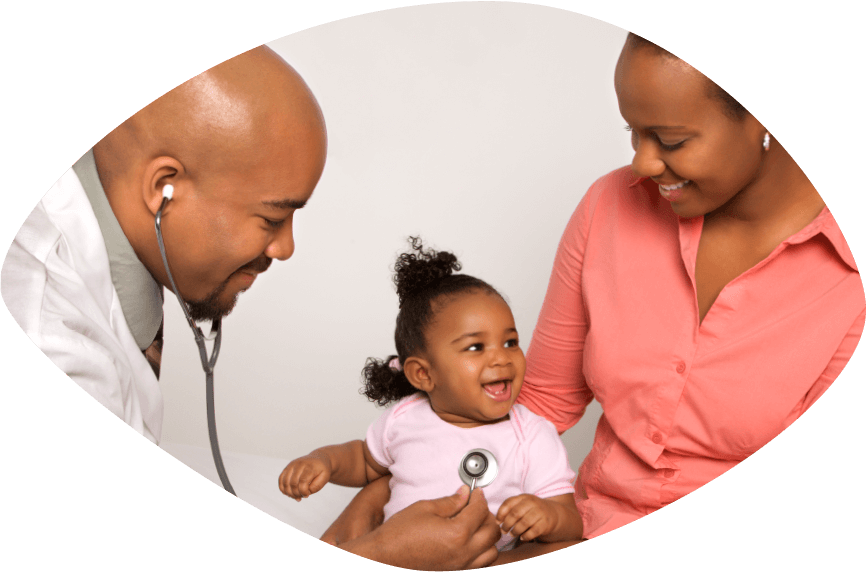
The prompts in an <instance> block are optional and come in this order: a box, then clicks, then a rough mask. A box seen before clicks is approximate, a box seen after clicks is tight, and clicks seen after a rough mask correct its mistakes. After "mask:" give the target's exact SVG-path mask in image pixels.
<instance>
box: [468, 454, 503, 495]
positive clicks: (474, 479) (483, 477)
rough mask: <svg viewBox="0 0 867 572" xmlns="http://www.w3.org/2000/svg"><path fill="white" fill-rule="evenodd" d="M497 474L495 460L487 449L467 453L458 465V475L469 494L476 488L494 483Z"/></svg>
mask: <svg viewBox="0 0 867 572" xmlns="http://www.w3.org/2000/svg"><path fill="white" fill-rule="evenodd" d="M498 472H499V469H498V467H497V458H496V457H494V454H493V453H491V452H490V451H488V450H487V449H471V450H470V451H467V453H466V454H465V455H464V457H463V459H461V462H460V464H459V465H458V475H459V476H460V477H461V481H463V483H464V484H466V485H469V487H470V492H473V489H475V488H476V487H486V486H488V485H489V484H491V483H492V482H494V479H496V478H497V473H498Z"/></svg>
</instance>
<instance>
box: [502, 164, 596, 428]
mask: <svg viewBox="0 0 867 572" xmlns="http://www.w3.org/2000/svg"><path fill="white" fill-rule="evenodd" d="M601 181H602V180H600V181H597V182H596V183H595V184H594V185H593V186H592V187H591V188H590V190H589V191H588V192H587V194H586V195H585V196H584V198H583V199H582V200H581V202H580V204H579V205H578V208H577V209H576V210H575V212H574V213H573V214H572V218H571V219H570V220H569V224H568V225H567V226H566V230H565V231H564V232H563V237H562V238H561V239H560V244H559V246H558V248H557V255H556V257H555V259H554V269H553V270H552V272H551V278H550V280H549V282H548V291H547V293H546V294H545V301H544V303H543V305H542V311H541V312H540V313H539V320H538V322H536V329H535V330H534V331H533V339H532V341H531V342H530V347H529V349H528V350H527V372H526V374H525V376H524V385H523V388H522V389H521V394H520V395H519V396H518V403H521V404H523V405H525V406H526V407H527V408H528V409H530V410H531V411H533V412H534V413H536V414H538V415H541V416H543V417H544V418H546V419H548V420H549V421H551V422H552V423H553V424H554V426H555V427H556V428H557V431H559V432H560V433H562V432H564V431H566V430H567V429H569V428H570V427H572V426H573V425H575V423H577V422H578V421H579V420H580V419H581V417H582V416H583V415H584V410H585V409H586V408H587V405H588V404H589V403H590V402H591V401H592V400H593V393H592V392H591V390H590V388H589V387H588V386H587V384H586V383H585V380H584V375H583V358H584V339H585V336H586V335H587V328H588V325H589V324H588V320H587V316H586V314H585V309H584V300H583V298H582V291H581V272H582V264H583V258H584V247H585V243H586V241H587V236H588V234H589V230H590V222H591V218H592V214H593V210H594V208H595V205H596V201H597V198H598V195H599V190H600V189H601V184H600V183H601Z"/></svg>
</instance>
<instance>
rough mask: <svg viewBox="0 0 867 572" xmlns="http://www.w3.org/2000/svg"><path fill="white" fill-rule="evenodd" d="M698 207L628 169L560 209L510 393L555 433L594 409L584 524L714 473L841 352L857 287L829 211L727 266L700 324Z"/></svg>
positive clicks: (772, 430)
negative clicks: (689, 214)
mask: <svg viewBox="0 0 867 572" xmlns="http://www.w3.org/2000/svg"><path fill="white" fill-rule="evenodd" d="M703 222H704V219H703V217H697V218H693V219H684V218H680V217H678V216H677V215H675V214H674V212H673V211H672V209H671V205H670V204H669V203H668V202H667V201H665V200H664V199H662V198H661V197H660V195H659V190H658V187H657V185H655V184H653V183H652V181H650V180H647V179H641V180H636V178H635V177H634V175H633V174H632V173H631V170H630V169H629V168H628V167H625V168H622V169H619V170H616V171H614V172H612V173H610V174H608V175H606V176H605V177H602V178H601V179H599V180H598V181H597V182H596V183H595V184H594V185H593V186H592V187H591V188H590V190H589V191H588V192H587V194H586V196H585V197H584V198H583V199H582V201H581V203H580V204H579V205H578V208H577V210H576V211H575V213H574V214H573V216H572V218H571V220H570V221H569V224H568V226H567V228H566V231H565V233H564V235H563V238H562V240H561V242H560V246H559V248H558V250H557V257H556V260H555V262H554V269H553V272H552V275H551V281H550V284H549V286H548V292H547V295H546V297H545V303H544V306H543V308H542V311H541V314H540V316H539V321H538V323H537V325H536V330H535V332H534V334H533V340H532V343H531V344H530V348H529V350H528V352H527V363H528V366H527V374H526V378H525V381H524V387H523V390H522V391H521V395H520V396H519V398H518V401H519V402H520V403H523V404H524V405H526V406H527V407H528V408H529V409H530V410H532V411H535V412H536V413H538V414H540V415H543V416H545V417H546V418H547V419H549V420H551V421H552V422H553V423H554V425H555V426H556V427H557V430H558V431H560V432H563V431H565V430H566V429H568V428H569V427H571V426H572V425H574V424H575V423H576V422H577V421H578V420H579V419H580V418H581V416H582V414H583V413H584V410H585V408H586V406H587V404H588V403H590V401H591V400H592V399H593V398H596V400H598V401H599V403H600V404H601V406H602V410H603V416H602V418H601V419H600V421H599V426H598V428H597V430H596V437H595V440H594V443H593V448H592V450H591V452H590V454H589V455H588V456H587V458H586V459H585V460H584V463H583V464H582V465H581V469H580V471H579V479H580V483H581V484H583V487H584V489H585V491H586V494H587V499H584V498H583V495H581V493H580V492H579V491H580V487H578V486H577V485H576V501H577V504H578V508H579V510H580V512H581V514H582V516H583V519H584V534H585V537H587V538H592V537H594V536H598V535H599V534H602V533H604V532H608V531H609V530H612V529H615V528H617V527H619V526H622V525H624V524H627V523H629V522H631V521H633V520H635V519H637V518H639V517H641V516H643V515H645V514H648V513H650V512H652V511H654V510H656V509H658V508H660V507H662V506H664V505H666V504H668V503H670V502H672V501H674V500H677V499H678V498H680V497H682V496H683V495H685V494H687V493H689V492H691V491H693V490H695V489H696V488H698V487H700V486H702V485H703V484H705V483H707V482H709V481H710V480H712V479H714V478H715V477H717V476H719V475H720V474H722V473H723V472H725V471H726V470H728V469H730V468H731V467H732V466H734V465H735V464H737V463H738V462H739V461H741V460H743V459H745V458H746V457H748V456H749V455H751V454H752V453H754V452H755V451H756V450H758V449H759V448H760V447H761V446H763V445H764V444H765V443H767V442H768V441H770V440H771V439H772V438H774V437H775V436H776V435H777V434H779V433H780V432H781V431H783V429H785V428H786V427H788V426H789V425H790V424H791V423H792V422H793V421H794V420H795V419H797V418H798V416H800V415H801V414H802V413H803V412H804V411H805V410H806V409H807V408H808V407H809V406H810V405H812V404H813V402H815V401H816V399H817V398H818V397H819V396H820V395H822V393H823V392H824V391H825V389H827V387H828V386H829V385H830V384H831V382H832V381H833V380H834V379H835V378H836V377H837V375H838V374H839V373H840V371H841V370H842V369H843V366H844V365H845V364H846V362H847V361H848V360H849V357H850V356H851V355H852V352H853V351H854V350H855V346H856V344H857V343H858V339H859V338H860V336H861V330H862V329H863V327H864V314H865V310H864V308H865V305H864V289H863V287H862V284H861V279H860V275H859V274H858V270H857V268H856V266H855V261H854V259H853V257H852V253H851V252H850V250H849V248H848V246H847V245H846V241H845V240H844V239H843V235H842V234H841V232H840V229H839V227H838V226H837V223H836V222H835V221H834V218H833V217H832V216H831V213H830V212H829V211H828V209H827V208H826V209H824V210H823V211H822V212H821V213H820V214H819V215H818V216H817V217H816V218H815V219H814V220H813V221H812V222H811V223H810V224H808V225H807V226H806V227H805V228H803V229H802V230H801V231H799V232H797V233H795V234H794V235H793V236H791V237H789V238H788V239H787V240H785V241H783V242H782V244H780V245H779V246H778V247H777V248H776V249H775V250H774V251H773V252H772V253H771V254H770V255H769V256H768V257H767V258H766V259H765V260H763V261H762V262H760V263H758V264H757V265H756V266H754V267H753V268H751V269H750V270H748V271H746V272H744V273H743V274H742V275H740V276H739V277H737V278H735V279H734V280H732V281H731V282H730V283H729V284H728V285H727V286H726V287H725V288H724V289H723V290H722V292H721V293H720V295H719V297H718V298H717V299H716V301H715V302H714V304H713V306H712V307H711V308H710V310H709V311H708V313H707V315H706V316H705V319H704V320H703V321H702V322H701V323H699V314H698V304H697V301H696V290H695V260H696V253H697V250H698V243H699V238H700V237H701V230H702V224H703Z"/></svg>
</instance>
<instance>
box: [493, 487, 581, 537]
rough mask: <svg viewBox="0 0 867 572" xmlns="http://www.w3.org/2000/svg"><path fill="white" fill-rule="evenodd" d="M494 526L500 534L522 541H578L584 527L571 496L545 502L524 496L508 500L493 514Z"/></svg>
mask: <svg viewBox="0 0 867 572" xmlns="http://www.w3.org/2000/svg"><path fill="white" fill-rule="evenodd" d="M497 522H498V523H500V528H501V529H502V530H503V532H511V534H512V536H515V537H519V538H520V539H521V540H524V541H530V540H537V541H539V542H560V541H563V540H580V539H581V537H582V535H583V534H584V523H583V522H582V520H581V515H580V514H579V513H578V509H577V508H576V507H575V498H574V497H573V495H572V494H565V495H557V496H553V497H549V498H546V499H540V498H539V497H537V496H535V495H526V494H525V495H517V496H514V497H511V498H508V499H506V500H505V502H503V504H501V505H500V510H499V511H497Z"/></svg>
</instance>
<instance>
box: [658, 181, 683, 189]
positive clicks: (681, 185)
mask: <svg viewBox="0 0 867 572" xmlns="http://www.w3.org/2000/svg"><path fill="white" fill-rule="evenodd" d="M688 182H689V181H681V182H679V183H677V184H674V185H659V188H660V189H662V190H663V191H676V190H677V189H682V188H683V187H684V186H685V185H686V184H687V183H688Z"/></svg>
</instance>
